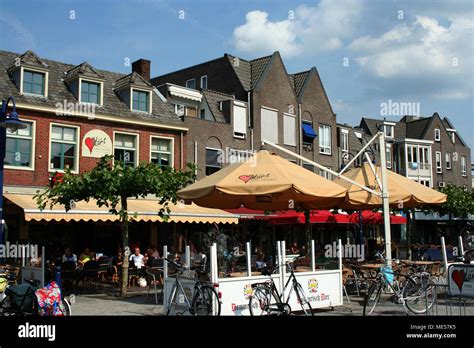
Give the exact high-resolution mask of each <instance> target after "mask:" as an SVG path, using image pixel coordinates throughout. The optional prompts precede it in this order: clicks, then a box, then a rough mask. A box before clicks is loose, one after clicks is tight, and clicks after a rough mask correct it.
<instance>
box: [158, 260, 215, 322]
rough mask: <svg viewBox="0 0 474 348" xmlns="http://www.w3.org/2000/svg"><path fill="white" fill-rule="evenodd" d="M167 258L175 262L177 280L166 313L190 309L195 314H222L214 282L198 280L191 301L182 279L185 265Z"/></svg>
mask: <svg viewBox="0 0 474 348" xmlns="http://www.w3.org/2000/svg"><path fill="white" fill-rule="evenodd" d="M165 260H166V261H167V262H168V263H171V264H173V265H174V266H175V267H176V270H177V273H176V278H175V279H176V280H175V283H174V284H173V288H172V289H171V294H170V296H169V300H168V302H167V306H168V311H167V313H166V315H170V313H172V312H174V313H180V314H184V312H185V311H188V312H189V313H190V314H191V315H194V316H211V315H215V316H219V315H220V314H221V302H220V301H219V295H218V294H217V291H216V289H215V288H214V287H213V286H212V284H211V283H209V282H203V281H200V280H198V281H197V282H196V284H194V289H193V293H192V297H191V301H190V300H189V298H188V295H187V294H186V292H185V290H184V287H183V285H182V284H181V281H180V278H181V276H182V274H183V272H184V270H185V267H184V266H183V265H182V264H181V263H179V262H176V261H173V260H170V259H166V258H165Z"/></svg>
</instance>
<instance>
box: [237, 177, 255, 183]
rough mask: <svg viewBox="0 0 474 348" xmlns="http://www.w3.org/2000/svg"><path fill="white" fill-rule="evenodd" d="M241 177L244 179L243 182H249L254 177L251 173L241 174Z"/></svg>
mask: <svg viewBox="0 0 474 348" xmlns="http://www.w3.org/2000/svg"><path fill="white" fill-rule="evenodd" d="M239 179H240V180H242V181H243V182H245V183H247V182H249V181H250V180H251V179H252V177H251V176H250V175H241V176H239Z"/></svg>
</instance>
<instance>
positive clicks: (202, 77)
mask: <svg viewBox="0 0 474 348" xmlns="http://www.w3.org/2000/svg"><path fill="white" fill-rule="evenodd" d="M204 79H206V88H202V81H203V80H204ZM186 82H187V81H186ZM207 82H208V79H207V75H202V76H201V79H200V81H199V86H200V87H201V89H204V90H206V89H207Z"/></svg>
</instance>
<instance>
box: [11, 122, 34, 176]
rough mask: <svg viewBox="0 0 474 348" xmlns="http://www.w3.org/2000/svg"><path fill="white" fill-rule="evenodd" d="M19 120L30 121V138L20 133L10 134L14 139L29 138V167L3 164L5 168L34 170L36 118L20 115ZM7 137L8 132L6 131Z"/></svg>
mask: <svg viewBox="0 0 474 348" xmlns="http://www.w3.org/2000/svg"><path fill="white" fill-rule="evenodd" d="M21 120H22V121H24V122H28V123H31V138H27V137H24V136H21V135H10V137H11V138H16V139H28V140H30V139H31V161H30V166H29V167H18V166H11V165H8V164H5V166H4V167H5V169H13V170H27V171H34V170H35V151H36V120H31V119H28V118H24V117H23V116H22V117H21ZM6 134H7V138H8V132H6ZM5 146H6V138H5Z"/></svg>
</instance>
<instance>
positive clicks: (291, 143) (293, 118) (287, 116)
mask: <svg viewBox="0 0 474 348" xmlns="http://www.w3.org/2000/svg"><path fill="white" fill-rule="evenodd" d="M287 118H291V120H292V121H291V122H292V124H293V125H294V127H293V128H294V132H293V139H292V140H293V142H290V141H287V140H289V139H288V138H287V135H288V136H291V134H287V133H286V131H287V128H288V127H286V125H285V121H286V119H287ZM283 144H284V145H288V146H296V115H294V114H289V113H283Z"/></svg>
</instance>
